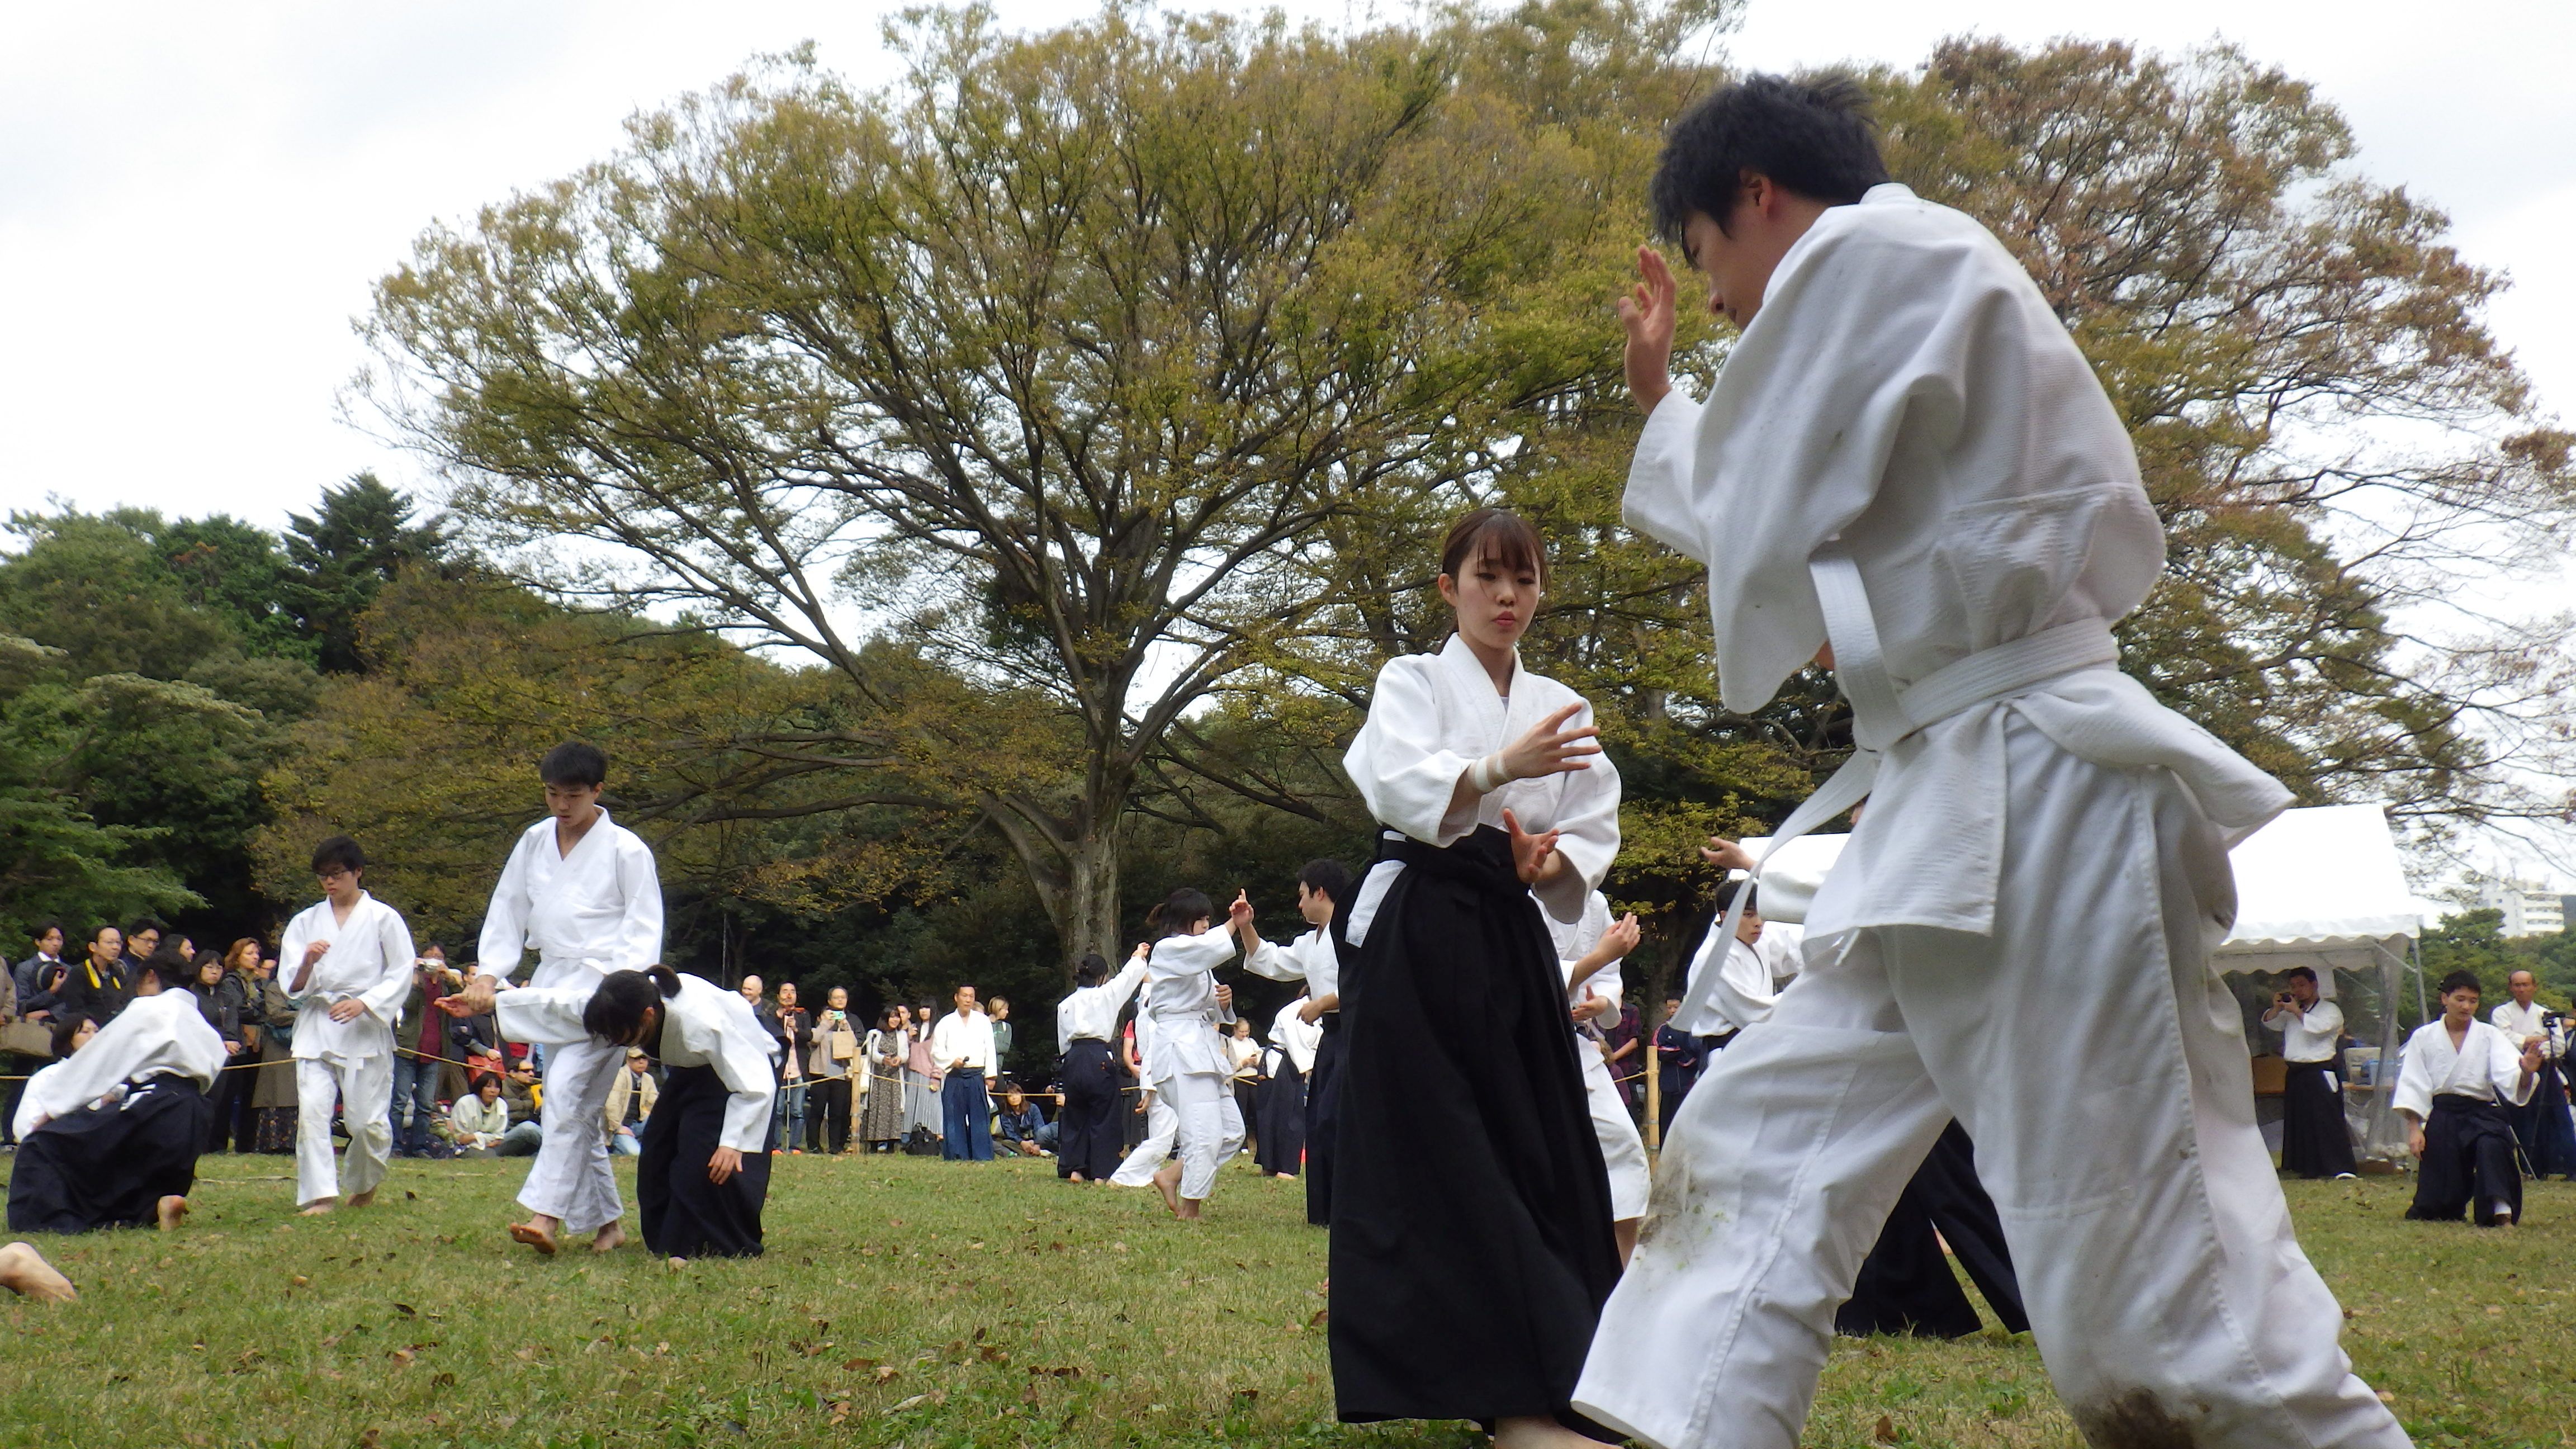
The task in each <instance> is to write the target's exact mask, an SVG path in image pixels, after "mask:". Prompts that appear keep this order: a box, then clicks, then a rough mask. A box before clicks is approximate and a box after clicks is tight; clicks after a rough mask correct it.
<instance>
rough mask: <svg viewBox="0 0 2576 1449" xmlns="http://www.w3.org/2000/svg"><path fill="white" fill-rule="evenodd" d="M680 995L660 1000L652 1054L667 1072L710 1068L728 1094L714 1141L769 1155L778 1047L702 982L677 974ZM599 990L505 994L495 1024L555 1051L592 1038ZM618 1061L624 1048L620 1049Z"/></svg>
mask: <svg viewBox="0 0 2576 1449" xmlns="http://www.w3.org/2000/svg"><path fill="white" fill-rule="evenodd" d="M677 974H678V976H679V978H680V994H679V995H677V996H673V997H669V998H666V999H665V1000H664V1001H663V1002H662V1035H661V1038H660V1040H658V1041H656V1042H655V1043H654V1045H653V1055H654V1057H655V1058H656V1059H657V1060H659V1061H660V1062H661V1063H662V1065H664V1066H666V1067H713V1068H715V1072H716V1076H717V1077H718V1079H720V1080H721V1081H723V1083H724V1085H725V1091H726V1092H727V1093H728V1095H727V1096H726V1098H725V1110H724V1130H723V1134H722V1136H720V1137H719V1138H718V1139H717V1140H718V1142H719V1144H720V1145H722V1146H725V1147H730V1148H732V1149H733V1150H734V1151H736V1152H740V1153H745V1154H757V1153H763V1152H767V1151H768V1150H769V1136H768V1134H769V1106H770V1099H771V1098H772V1097H774V1096H775V1095H776V1094H777V1091H778V1071H777V1065H776V1064H777V1060H778V1042H777V1040H776V1039H775V1038H773V1037H771V1036H770V1034H769V1033H768V1032H767V1031H765V1030H763V1029H762V1027H761V1025H760V1018H759V1017H757V1016H755V1015H753V1014H752V1009H751V1003H750V1002H748V1001H745V1000H743V999H742V993H741V992H739V991H727V990H725V989H724V988H723V987H721V986H718V985H716V984H715V983H714V982H712V981H708V980H706V979H705V978H703V977H698V976H692V975H690V974H689V973H688V972H685V971H682V972H679V973H677ZM598 990H599V988H598V986H597V985H596V984H595V983H594V984H591V985H586V986H584V985H574V986H556V987H534V986H531V987H523V988H521V989H519V990H517V991H504V992H502V993H501V994H500V996H499V997H498V998H496V1000H495V1003H494V1012H493V1020H494V1022H495V1023H496V1024H497V1025H498V1026H499V1027H500V1030H501V1035H502V1036H503V1037H504V1038H505V1039H507V1040H510V1041H525V1042H543V1043H545V1045H546V1048H547V1053H548V1055H549V1056H551V1055H552V1054H553V1052H554V1049H555V1048H558V1047H568V1046H574V1045H577V1044H579V1043H582V1042H586V1041H590V1040H593V1038H592V1036H591V1034H590V1032H589V1031H588V1029H586V1028H584V1027H583V1026H582V1024H581V1014H582V1011H583V1010H584V1009H585V1008H587V1007H588V1006H589V1005H590V998H591V997H592V996H593V995H594V994H595V993H597V991H598ZM616 1050H617V1055H618V1058H619V1059H620V1060H621V1061H622V1060H624V1058H625V1056H626V1048H624V1047H622V1046H621V1047H618V1048H617V1049H616Z"/></svg>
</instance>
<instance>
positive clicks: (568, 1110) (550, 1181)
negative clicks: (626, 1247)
mask: <svg viewBox="0 0 2576 1449" xmlns="http://www.w3.org/2000/svg"><path fill="white" fill-rule="evenodd" d="M624 1070H626V1048H624V1047H622V1046H610V1045H608V1044H607V1043H606V1042H602V1041H598V1040H596V1039H593V1038H589V1037H585V1038H583V1039H582V1040H580V1041H567V1042H556V1043H554V1044H553V1045H551V1046H549V1047H547V1048H546V1072H545V1084H546V1092H545V1103H544V1105H543V1106H542V1107H540V1108H539V1109H538V1114H537V1122H538V1124H539V1125H540V1126H541V1127H542V1128H543V1130H544V1133H545V1135H544V1137H543V1138H541V1139H540V1140H539V1141H538V1143H537V1160H536V1161H535V1162H534V1163H532V1164H530V1165H529V1167H528V1180H527V1182H526V1183H525V1184H524V1185H522V1186H521V1187H520V1188H519V1206H521V1207H524V1208H526V1209H527V1210H528V1211H529V1212H532V1213H536V1214H539V1215H541V1216H544V1217H550V1218H554V1219H556V1220H557V1221H559V1222H561V1223H562V1224H563V1225H564V1228H565V1229H566V1231H569V1232H575V1233H589V1232H597V1231H598V1230H599V1229H601V1228H604V1227H606V1226H608V1225H609V1224H610V1223H613V1222H615V1221H617V1220H618V1218H620V1217H622V1216H624V1214H625V1212H626V1203H625V1200H624V1199H622V1198H620V1197H619V1196H618V1195H617V1174H616V1172H615V1171H614V1170H612V1169H611V1168H610V1167H609V1165H608V1132H607V1129H606V1126H605V1122H606V1119H607V1115H608V1089H609V1088H610V1087H611V1086H613V1085H615V1083H616V1080H617V1074H618V1073H619V1072H622V1071H624ZM656 1115H659V1109H658V1108H657V1109H656Z"/></svg>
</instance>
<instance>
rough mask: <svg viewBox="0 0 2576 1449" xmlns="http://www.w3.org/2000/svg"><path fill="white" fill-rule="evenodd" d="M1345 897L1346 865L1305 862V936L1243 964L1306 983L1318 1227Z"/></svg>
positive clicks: (1336, 1043) (1334, 1075) (1267, 947)
mask: <svg viewBox="0 0 2576 1449" xmlns="http://www.w3.org/2000/svg"><path fill="white" fill-rule="evenodd" d="M1236 894H1237V895H1238V896H1240V895H1241V894H1242V893H1241V892H1237V893H1236ZM1350 898H1351V872H1350V869H1349V867H1347V866H1345V865H1343V864H1342V863H1341V862H1340V861H1338V860H1330V859H1318V860H1310V861H1308V862H1306V863H1305V865H1303V866H1302V867H1300V868H1299V869H1298V871H1297V915H1298V918H1299V919H1301V920H1303V921H1304V922H1305V923H1306V926H1307V930H1306V933H1305V934H1304V935H1302V936H1299V937H1298V938H1297V939H1295V940H1294V941H1291V942H1289V943H1288V944H1287V945H1285V946H1274V945H1272V944H1271V943H1270V942H1268V941H1263V942H1262V943H1261V947H1260V949H1259V950H1251V949H1249V948H1247V950H1246V952H1245V955H1244V958H1243V964H1244V965H1245V966H1246V967H1247V968H1249V969H1250V970H1251V971H1253V972H1254V973H1255V974H1257V975H1262V976H1267V977H1269V978H1270V979H1271V980H1273V981H1303V982H1305V983H1306V999H1305V1000H1304V1001H1303V1002H1301V1003H1298V1005H1297V1019H1298V1020H1299V1021H1301V1022H1304V1023H1305V1024H1306V1025H1308V1026H1311V1027H1313V1028H1315V1032H1316V1037H1315V1040H1316V1043H1317V1045H1316V1049H1315V1060H1314V1064H1313V1068H1312V1070H1308V1069H1307V1068H1304V1067H1301V1068H1299V1069H1298V1070H1299V1072H1300V1073H1301V1074H1302V1075H1303V1076H1304V1077H1305V1079H1306V1105H1305V1109H1304V1112H1305V1121H1304V1122H1303V1123H1302V1124H1300V1125H1301V1126H1302V1128H1303V1136H1304V1140H1305V1144H1306V1164H1305V1178H1306V1221H1308V1222H1310V1223H1312V1224H1314V1225H1315V1226H1317V1227H1323V1226H1325V1225H1327V1224H1329V1223H1330V1222H1331V1221H1332V1218H1333V1155H1334V1143H1333V1136H1334V1133H1335V1131H1336V1130H1337V1124H1338V1119H1339V1113H1338V1111H1337V1108H1338V1106H1339V1103H1340V1099H1341V1081H1340V1075H1341V1063H1342V957H1341V948H1340V947H1339V946H1338V945H1336V944H1335V943H1334V940H1333V934H1334V933H1333V917H1334V915H1335V913H1336V912H1338V911H1339V910H1340V908H1341V904H1342V902H1344V901H1347V900H1349V899H1350ZM1275 1039H1276V1038H1275V1037H1274V1040H1275Z"/></svg>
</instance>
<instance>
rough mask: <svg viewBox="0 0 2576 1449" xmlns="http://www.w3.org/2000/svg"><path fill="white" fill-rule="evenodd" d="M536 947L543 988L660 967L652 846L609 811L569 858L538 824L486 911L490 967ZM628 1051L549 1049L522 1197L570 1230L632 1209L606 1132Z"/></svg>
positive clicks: (551, 829) (658, 886)
mask: <svg viewBox="0 0 2576 1449" xmlns="http://www.w3.org/2000/svg"><path fill="white" fill-rule="evenodd" d="M527 951H534V952H536V953H537V970H536V975H535V976H533V977H531V978H530V980H529V983H528V984H529V985H530V986H532V987H538V988H557V987H569V988H574V989H579V990H596V989H598V986H599V983H600V981H601V980H602V979H603V978H605V977H606V975H607V974H608V973H609V972H611V971H640V970H642V969H643V968H645V967H647V966H652V965H656V964H658V963H659V962H660V961H661V959H662V883H661V880H660V879H659V878H658V877H657V876H656V875H655V874H654V869H653V851H652V848H651V847H650V846H647V845H646V844H645V843H644V842H643V841H642V840H641V839H638V838H637V837H636V834H635V832H634V831H631V830H628V829H627V828H626V827H624V826H622V825H619V824H617V823H616V822H615V821H613V820H611V819H609V818H608V812H607V811H605V810H602V811H600V812H599V819H598V820H596V821H594V822H592V824H591V827H590V830H589V831H588V832H587V833H586V834H584V835H583V836H582V838H581V841H580V843H579V844H577V845H575V846H574V847H573V848H572V853H571V854H569V855H567V854H564V853H563V852H562V851H561V850H559V849H558V848H557V847H556V845H555V822H554V818H553V817H552V816H548V817H547V818H546V819H543V820H540V821H538V822H537V823H536V824H534V825H531V826H529V827H528V828H527V830H526V831H524V832H522V833H521V834H520V836H519V843H518V844H517V845H516V846H514V847H512V849H511V851H510V860H509V863H508V864H507V865H505V866H503V867H502V868H501V880H500V883H499V884H497V885H495V886H494V887H493V888H492V905H491V908H490V909H489V910H488V911H487V912H486V913H485V914H484V917H483V940H482V945H481V959H482V963H483V969H484V970H486V971H489V972H492V973H494V974H495V975H500V976H505V977H506V976H507V975H508V974H509V973H510V972H512V971H514V970H516V969H517V968H518V965H519V961H520V957H521V955H522V954H523V953H524V952H527ZM505 994H506V993H505ZM585 999H587V998H585ZM299 1030H300V1028H299ZM625 1059H626V1050H625V1048H623V1047H610V1046H606V1045H603V1044H601V1043H599V1042H595V1041H591V1040H588V1039H587V1038H584V1039H582V1040H578V1041H573V1042H568V1043H565V1044H564V1045H561V1046H550V1047H549V1048H547V1051H546V1070H545V1105H544V1106H543V1108H542V1109H541V1110H540V1112H539V1115H538V1120H539V1121H540V1122H541V1123H542V1124H543V1125H544V1128H545V1137H544V1140H543V1141H541V1142H540V1143H539V1144H538V1146H537V1156H536V1161H535V1162H534V1163H533V1164H531V1165H530V1167H529V1168H528V1181H527V1183H526V1185H525V1186H523V1187H521V1188H520V1189H519V1204H520V1206H522V1207H524V1208H526V1209H527V1210H528V1211H529V1212H531V1213H541V1214H543V1215H545V1216H547V1217H551V1218H555V1219H558V1220H559V1221H561V1222H562V1223H563V1225H564V1227H565V1228H566V1229H568V1230H570V1231H572V1232H576V1233H586V1232H592V1231H595V1230H597V1229H599V1228H603V1227H606V1226H607V1225H609V1224H610V1223H613V1222H615V1221H617V1219H618V1218H619V1217H620V1216H621V1215H623V1214H624V1212H625V1210H626V1205H625V1203H624V1202H623V1201H621V1200H620V1199H619V1197H618V1195H617V1176H616V1174H615V1173H614V1172H612V1171H611V1170H610V1168H609V1165H608V1142H607V1138H606V1136H605V1134H603V1133H602V1132H601V1131H600V1130H599V1123H600V1121H601V1120H602V1119H601V1114H602V1113H603V1112H605V1111H607V1109H608V1089H609V1087H610V1086H611V1085H612V1084H614V1082H615V1081H616V1077H617V1073H618V1072H619V1071H620V1070H621V1069H622V1067H623V1065H624V1063H625Z"/></svg>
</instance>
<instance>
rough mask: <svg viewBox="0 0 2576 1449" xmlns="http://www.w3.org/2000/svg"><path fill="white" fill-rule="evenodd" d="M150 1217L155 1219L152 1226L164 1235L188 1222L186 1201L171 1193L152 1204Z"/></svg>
mask: <svg viewBox="0 0 2576 1449" xmlns="http://www.w3.org/2000/svg"><path fill="white" fill-rule="evenodd" d="M152 1215H153V1218H154V1219H155V1221H154V1223H153V1226H155V1227H157V1228H159V1229H160V1230H161V1231H163V1232H165V1233H166V1232H168V1231H170V1230H171V1229H172V1228H175V1227H177V1226H179V1225H180V1224H181V1223H184V1222H186V1221H187V1220H188V1200H187V1199H186V1198H184V1197H181V1196H179V1195H178V1194H177V1193H172V1194H171V1195H169V1196H168V1197H165V1198H163V1199H161V1201H159V1202H158V1203H155V1204H153V1213H152Z"/></svg>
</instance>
